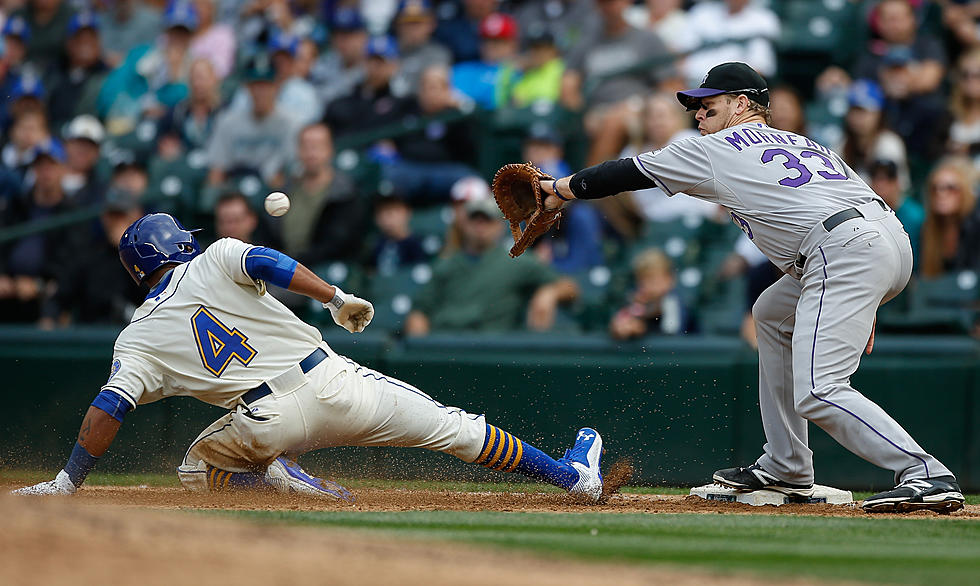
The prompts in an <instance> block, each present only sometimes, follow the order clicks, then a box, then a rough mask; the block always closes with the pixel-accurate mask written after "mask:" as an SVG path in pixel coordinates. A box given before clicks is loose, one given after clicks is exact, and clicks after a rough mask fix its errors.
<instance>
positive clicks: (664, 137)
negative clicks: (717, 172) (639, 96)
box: [607, 92, 718, 233]
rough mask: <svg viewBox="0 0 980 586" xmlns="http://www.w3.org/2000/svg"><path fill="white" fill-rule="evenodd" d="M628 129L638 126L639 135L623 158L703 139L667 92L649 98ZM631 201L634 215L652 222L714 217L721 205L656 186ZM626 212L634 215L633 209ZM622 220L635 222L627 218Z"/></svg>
mask: <svg viewBox="0 0 980 586" xmlns="http://www.w3.org/2000/svg"><path fill="white" fill-rule="evenodd" d="M629 126H630V127H639V129H640V132H634V133H633V135H634V136H632V137H631V139H630V143H629V144H628V145H627V147H626V148H625V149H624V150H623V152H622V153H621V154H620V157H634V156H636V155H638V154H640V153H643V152H647V151H658V150H660V149H662V148H664V147H665V146H667V145H668V144H670V143H672V142H675V141H678V140H683V139H686V138H691V137H695V136H700V135H699V134H698V132H697V131H696V130H693V129H692V128H691V127H690V124H689V118H688V117H687V116H686V115H685V114H684V110H683V108H681V107H680V106H679V105H678V104H677V99H676V98H674V96H673V95H671V94H668V93H665V92H658V93H654V94H652V95H651V96H650V97H648V98H647V99H646V100H645V102H644V107H643V114H642V118H641V119H640V120H639V121H638V122H637V123H633V124H630V125H629ZM631 198H632V204H634V205H635V212H636V213H639V215H640V217H641V218H642V219H644V220H646V221H651V222H676V221H678V220H680V219H682V218H684V217H687V216H699V217H702V218H712V217H715V216H717V215H718V206H716V205H714V204H711V203H708V202H706V201H702V200H699V199H697V198H693V197H668V196H667V194H666V193H664V192H663V191H662V190H661V189H660V188H657V187H654V188H650V189H641V190H640V191H634V192H633V194H632V196H631ZM627 211H628V212H630V213H632V212H633V210H632V208H628V210H627ZM617 217H618V216H617ZM607 218H608V214H607ZM608 219H610V220H611V219H612V218H608ZM620 221H630V222H632V221H631V220H628V218H624V219H622V220H620ZM636 229H637V226H635V225H630V226H629V227H628V231H629V232H631V233H632V232H635V231H636ZM624 230H625V228H624Z"/></svg>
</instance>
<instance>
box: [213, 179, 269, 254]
mask: <svg viewBox="0 0 980 586" xmlns="http://www.w3.org/2000/svg"><path fill="white" fill-rule="evenodd" d="M258 227H259V216H258V214H256V213H255V210H254V209H252V204H251V203H250V202H249V201H248V198H247V197H245V196H244V195H242V194H241V193H240V192H237V191H228V192H226V193H223V194H221V196H220V197H218V202H217V203H216V204H215V205H214V234H215V237H217V238H236V239H238V240H241V241H242V242H248V243H249V244H259V241H257V240H256V238H255V232H256V230H257V229H258Z"/></svg>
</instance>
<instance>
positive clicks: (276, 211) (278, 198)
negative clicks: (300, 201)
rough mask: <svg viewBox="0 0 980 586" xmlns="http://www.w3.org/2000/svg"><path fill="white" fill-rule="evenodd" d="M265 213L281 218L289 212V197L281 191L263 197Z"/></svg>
mask: <svg viewBox="0 0 980 586" xmlns="http://www.w3.org/2000/svg"><path fill="white" fill-rule="evenodd" d="M265 211H267V212H269V215H270V216H281V215H283V214H285V213H286V212H288V211H289V197H287V196H286V194H285V193H283V192H281V191H273V192H272V193H270V194H269V195H267V196H265Z"/></svg>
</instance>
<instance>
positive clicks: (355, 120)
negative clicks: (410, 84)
mask: <svg viewBox="0 0 980 586" xmlns="http://www.w3.org/2000/svg"><path fill="white" fill-rule="evenodd" d="M365 55H366V57H367V60H366V62H365V64H364V80H363V81H362V82H361V83H360V84H358V85H357V87H355V88H354V90H353V91H352V92H351V93H350V94H348V95H346V96H343V97H340V98H338V99H336V100H334V101H333V102H331V103H330V105H329V106H327V111H326V114H325V115H324V117H323V121H324V122H325V123H326V124H327V125H328V126H329V127H330V130H331V131H333V133H334V135H335V136H337V137H340V136H343V135H345V134H348V133H352V132H359V131H363V130H367V129H370V128H377V127H379V126H384V125H386V124H395V123H397V122H400V121H401V120H402V119H403V118H404V117H405V113H406V112H407V109H408V108H409V106H410V104H411V101H410V100H408V99H407V98H406V96H405V95H404V93H402V92H400V91H399V88H398V87H396V86H395V85H394V83H393V80H394V77H395V74H396V73H397V72H398V69H399V66H400V61H399V53H398V43H397V42H396V41H395V39H394V38H392V37H389V36H376V37H371V38H369V39H368V41H367V43H366V45H365ZM402 89H403V88H402Z"/></svg>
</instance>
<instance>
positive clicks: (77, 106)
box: [48, 12, 109, 128]
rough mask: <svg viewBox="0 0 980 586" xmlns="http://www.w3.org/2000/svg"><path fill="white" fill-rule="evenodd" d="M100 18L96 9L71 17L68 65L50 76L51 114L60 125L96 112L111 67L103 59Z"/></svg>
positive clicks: (49, 103)
mask: <svg viewBox="0 0 980 586" xmlns="http://www.w3.org/2000/svg"><path fill="white" fill-rule="evenodd" d="M100 27H101V21H100V19H99V17H98V16H96V14H95V13H94V12H79V13H77V14H75V15H73V16H72V17H71V21H69V23H68V29H67V33H68V34H67V36H66V37H65V45H64V46H65V65H64V66H63V67H59V68H56V69H55V70H54V71H53V72H52V73H51V74H50V75H49V78H50V80H51V82H50V87H51V90H50V92H49V98H48V113H49V114H50V116H51V126H52V127H54V128H60V127H61V126H62V125H64V124H67V123H68V122H69V121H71V119H72V118H74V117H75V116H77V115H79V114H84V113H87V112H94V111H95V104H96V99H97V98H98V96H99V90H100V89H101V88H102V83H103V82H104V81H105V78H106V76H107V75H108V74H109V67H108V65H106V64H105V62H104V61H103V60H102V45H101V42H100V40H99V31H100Z"/></svg>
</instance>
